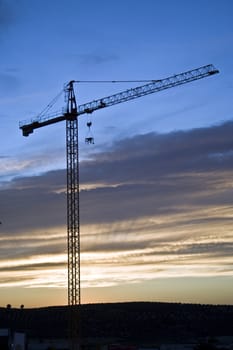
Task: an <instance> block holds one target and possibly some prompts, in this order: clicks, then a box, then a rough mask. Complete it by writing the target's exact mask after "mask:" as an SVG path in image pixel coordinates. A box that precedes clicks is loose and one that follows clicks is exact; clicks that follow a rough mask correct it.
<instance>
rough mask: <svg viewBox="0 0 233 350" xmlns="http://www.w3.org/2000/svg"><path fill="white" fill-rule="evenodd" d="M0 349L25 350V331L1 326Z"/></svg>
mask: <svg viewBox="0 0 233 350" xmlns="http://www.w3.org/2000/svg"><path fill="white" fill-rule="evenodd" d="M0 349H1V350H25V349H26V336H25V333H21V332H13V331H11V330H10V329H9V328H0Z"/></svg>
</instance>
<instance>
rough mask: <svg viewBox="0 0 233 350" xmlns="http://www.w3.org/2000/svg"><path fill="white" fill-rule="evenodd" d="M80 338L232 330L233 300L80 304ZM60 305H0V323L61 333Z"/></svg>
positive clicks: (154, 337) (187, 335) (175, 336)
mask: <svg viewBox="0 0 233 350" xmlns="http://www.w3.org/2000/svg"><path fill="white" fill-rule="evenodd" d="M80 310H81V334H82V337H84V338H117V339H121V340H125V341H134V342H135V341H140V342H141V341H147V342H150V341H159V340H161V339H164V338H165V337H166V339H170V340H174V341H175V340H179V341H181V340H183V341H185V340H187V339H191V338H197V337H216V336H233V328H232V325H233V306H232V305H231V306H228V305H224V306H223V305H217V306H214V305H199V304H178V303H157V302H131V303H111V304H85V305H81V307H80ZM67 325H68V308H67V307H66V306H55V307H43V308H33V309H26V308H24V309H15V308H0V328H8V327H9V328H12V329H15V330H17V331H24V332H26V333H27V334H28V335H30V336H33V337H35V336H36V337H57V338H64V337H66V336H67Z"/></svg>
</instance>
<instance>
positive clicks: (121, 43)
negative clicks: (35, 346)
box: [0, 0, 233, 306]
mask: <svg viewBox="0 0 233 350" xmlns="http://www.w3.org/2000/svg"><path fill="white" fill-rule="evenodd" d="M232 13H233V3H232V1H230V0H229V1H228V0H223V1H216V0H212V1H210V0H209V1H207V0H196V1H191V0H188V1H187V0H186V1H182V0H176V1H172V0H163V1H162V0H146V1H133V0H124V1H123V0H118V1H117V2H116V1H115V2H114V1H105V0H99V1H98V2H97V1H90V0H86V1H85V2H84V1H83V2H82V1H78V0H77V1H75V0H66V1H65V0H57V1H55V0H46V1H45V0H40V1H38V0H33V1H29V0H20V1H16V0H0V45H1V59H0V105H1V112H0V118H1V119H0V120H1V124H0V140H1V149H0V164H1V167H0V215H1V216H0V219H1V221H2V225H1V227H0V240H1V246H0V252H1V254H0V256H1V258H0V286H1V295H0V304H1V305H4V304H7V303H11V304H12V305H15V306H17V305H21V304H22V303H23V304H25V306H37V305H52V304H66V294H67V291H66V278H67V277H66V274H67V271H66V270H67V269H66V207H65V203H66V200H65V183H66V182H65V125H64V123H60V124H57V125H53V126H50V127H46V128H43V129H39V130H36V131H35V132H34V134H33V135H30V136H29V137H28V138H24V137H22V135H21V132H20V130H19V128H18V124H19V121H21V120H27V119H30V118H32V117H35V116H36V115H38V113H40V112H41V111H42V110H43V108H44V107H46V106H47V105H48V103H49V102H50V101H51V100H52V99H53V98H54V97H55V96H56V95H57V94H58V93H59V92H60V91H61V90H62V89H63V87H64V84H65V83H66V82H68V81H69V80H73V79H75V80H137V79H139V80H140V79H162V78H165V77H168V76H171V75H173V74H174V73H181V72H183V71H186V70H189V69H194V68H197V67H199V66H203V65H206V64H210V63H212V64H214V65H215V66H216V68H218V69H219V70H220V74H218V75H215V76H212V77H209V78H206V79H203V80H200V81H197V82H193V83H190V84H187V85H184V86H181V87H177V88H173V89H169V90H167V91H164V92H161V93H157V94H152V95H150V96H146V97H143V98H140V99H137V100H134V101H131V102H127V103H123V104H120V105H117V106H113V107H110V108H107V109H106V110H101V111H97V112H96V113H94V114H93V115H92V116H91V121H92V123H93V126H92V134H93V136H94V139H95V144H94V145H92V146H87V145H85V141H84V140H85V136H86V135H87V132H88V130H87V127H86V123H87V121H88V120H89V119H88V117H86V116H81V117H80V122H79V125H80V133H79V135H80V159H81V162H80V173H81V177H80V182H81V194H80V196H81V235H82V241H81V251H82V257H81V260H82V271H81V275H82V293H81V294H82V301H83V302H104V301H124V300H127V301H128V300H154V301H156V300H158V301H179V302H200V303H221V304H222V303H230V304H233V299H232V295H231V294H232V293H231V290H232V287H233V275H232V264H233V260H232V257H231V252H232V245H233V240H232V229H233V223H232V180H231V179H232V171H233V169H232V164H233V162H232V154H233V153H232V151H233V142H232V131H233V130H232V129H233V124H232V110H233V108H232V91H233V83H232V81H233V68H232V57H233V45H232V43H233V24H232ZM132 86H135V84H134V85H132V84H131V85H130V84H79V85H76V90H75V92H76V98H77V101H78V103H80V104H82V103H85V102H89V101H92V100H93V99H96V98H101V97H104V96H108V95H111V94H113V93H115V92H118V91H122V90H124V89H127V88H129V87H132ZM64 105H65V102H64V100H63V96H62V97H61V99H60V100H59V102H58V106H55V107H57V108H58V109H59V108H60V107H62V106H64ZM213 290H214V293H213ZM16 291H17V293H16ZM25 300H27V302H25Z"/></svg>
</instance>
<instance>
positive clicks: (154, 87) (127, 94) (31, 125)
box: [20, 64, 219, 136]
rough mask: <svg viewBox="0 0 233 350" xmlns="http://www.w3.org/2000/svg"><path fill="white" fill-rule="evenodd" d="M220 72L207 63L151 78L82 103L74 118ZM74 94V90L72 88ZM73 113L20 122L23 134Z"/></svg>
mask: <svg viewBox="0 0 233 350" xmlns="http://www.w3.org/2000/svg"><path fill="white" fill-rule="evenodd" d="M217 73H219V71H218V70H217V69H216V68H215V67H214V66H213V65H212V64H209V65H206V66H203V67H200V68H197V69H193V70H189V71H187V72H183V73H180V74H175V75H173V76H170V77H168V78H165V79H159V80H151V82H150V83H148V84H145V85H142V86H138V87H135V88H131V89H127V90H124V91H122V92H119V93H116V94H114V95H110V96H106V97H103V98H101V99H97V100H94V101H91V102H88V103H85V104H82V105H79V106H77V111H76V112H77V114H75V116H74V115H73V117H74V118H76V117H77V116H78V115H81V114H90V113H93V112H94V111H96V110H98V109H101V108H105V107H110V106H113V105H115V104H119V103H123V102H127V101H130V100H133V99H136V98H139V97H142V96H145V95H149V94H152V93H155V92H159V91H162V90H166V89H169V88H172V87H175V86H179V85H183V84H186V83H189V82H192V81H195V80H198V79H202V78H205V77H208V76H211V75H214V74H217ZM74 83H75V81H71V82H70V85H69V84H68V85H67V88H68V89H73V84H74ZM72 92H73V95H74V91H73V90H72ZM70 114H71V113H67V112H66V113H63V112H59V113H55V114H52V115H41V116H38V117H36V118H34V119H31V120H30V121H27V122H25V121H23V122H21V123H20V129H21V130H22V132H23V136H28V135H29V134H31V133H33V130H34V129H37V128H40V127H43V126H46V125H50V124H55V123H57V122H60V121H63V120H68V119H69V118H70Z"/></svg>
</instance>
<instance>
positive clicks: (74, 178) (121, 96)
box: [19, 64, 219, 350]
mask: <svg viewBox="0 0 233 350" xmlns="http://www.w3.org/2000/svg"><path fill="white" fill-rule="evenodd" d="M216 73H219V71H218V70H217V69H216V68H215V67H214V66H213V65H212V64H210V65H206V66H202V67H199V68H196V69H193V70H189V71H186V72H183V73H180V74H175V75H172V76H170V77H168V78H165V79H159V80H149V81H141V82H147V83H146V84H144V85H141V86H138V87H135V88H131V89H127V90H124V91H122V92H119V93H116V94H114V95H110V96H107V97H103V98H101V99H97V100H94V101H91V102H88V103H85V104H82V105H79V106H78V105H77V103H76V97H75V91H74V84H76V83H80V82H81V81H78V80H71V81H70V82H69V83H68V84H66V85H65V88H64V92H65V97H66V107H65V110H64V111H61V112H59V113H56V114H51V115H50V114H48V110H49V108H50V107H51V106H52V105H53V102H52V103H50V104H49V105H48V106H47V108H46V109H45V110H44V111H43V113H41V114H40V115H39V116H37V117H36V118H33V119H31V120H29V121H23V122H20V126H19V127H20V129H21V130H22V133H23V136H28V135H30V134H31V133H33V131H34V130H35V129H38V128H41V127H44V126H47V125H51V124H55V123H58V122H61V121H65V122H66V165H67V250H68V306H69V310H70V317H69V320H70V323H69V339H70V347H71V349H72V350H75V349H77V348H78V342H79V343H80V339H81V334H80V328H81V327H80V308H77V307H76V306H79V305H80V304H81V293H80V292H81V288H80V215H79V140H78V118H79V116H81V115H82V114H91V113H93V112H94V111H97V110H99V109H103V108H106V107H110V106H113V105H116V104H119V103H123V102H127V101H130V100H133V99H136V98H139V97H142V96H145V95H149V94H152V93H155V92H159V91H162V90H165V89H169V88H172V87H175V86H179V85H182V84H186V83H189V82H192V81H195V80H198V79H202V78H205V77H208V76H211V75H214V74H216ZM82 82H96V81H82ZM100 82H107V81H100ZM108 82H112V83H115V82H120V81H115V80H112V81H108ZM122 82H123V81H122ZM124 82H125V81H124ZM128 82H130V81H128ZM90 126H91V124H89V125H88V127H90ZM86 142H87V143H93V139H92V137H90V138H86ZM77 310H79V312H78V314H77Z"/></svg>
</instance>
